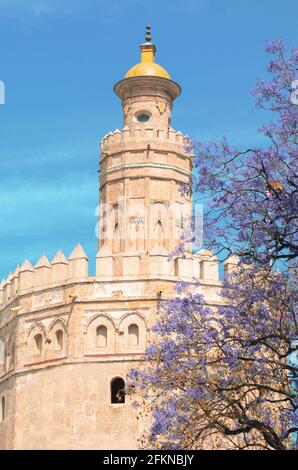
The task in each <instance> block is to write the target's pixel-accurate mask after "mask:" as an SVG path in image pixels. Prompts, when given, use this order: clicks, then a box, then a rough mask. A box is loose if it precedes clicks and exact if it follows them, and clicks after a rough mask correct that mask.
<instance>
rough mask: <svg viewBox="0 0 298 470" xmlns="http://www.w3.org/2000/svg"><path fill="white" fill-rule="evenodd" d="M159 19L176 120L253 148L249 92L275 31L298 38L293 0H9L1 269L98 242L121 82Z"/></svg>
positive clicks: (0, 28)
mask: <svg viewBox="0 0 298 470" xmlns="http://www.w3.org/2000/svg"><path fill="white" fill-rule="evenodd" d="M147 23H150V24H151V25H152V34H153V40H154V42H155V43H156V45H157V62H159V63H160V64H162V65H163V66H164V67H165V68H166V69H167V70H168V71H169V72H170V74H171V76H172V78H173V79H174V80H176V81H178V82H179V83H180V84H181V86H182V90H183V92H182V95H181V97H180V98H178V99H177V101H176V104H175V109H174V114H173V120H172V124H173V127H174V128H176V129H179V130H181V131H183V132H185V133H187V134H189V135H192V136H195V137H197V138H199V139H204V140H209V139H212V138H216V137H220V136H222V135H227V136H228V137H229V138H230V139H231V141H232V142H233V143H236V144H237V145H239V146H243V147H246V146H247V145H255V144H258V143H260V140H259V139H260V138H259V136H258V134H257V132H256V129H257V128H258V126H259V125H260V124H261V122H263V121H264V120H265V119H266V117H265V116H264V115H262V114H261V113H260V112H259V111H257V110H255V109H254V106H253V98H252V97H251V95H250V90H251V89H252V88H253V86H254V84H255V82H256V79H257V78H262V77H264V76H266V73H265V66H266V61H267V59H268V58H267V57H266V54H265V53H264V45H265V42H266V40H271V39H274V38H276V37H279V38H280V37H281V38H283V39H284V40H285V41H286V43H287V44H288V45H289V46H290V47H291V46H293V45H296V46H297V45H298V44H297V43H298V41H297V2H296V1H294V0H284V1H283V2H280V1H277V0H258V1H257V0H247V1H246V0H241V1H239V0H238V1H236V0H171V1H170V0H162V1H157V0H116V1H114V0H109V1H108V0H0V80H2V81H4V83H5V89H6V103H5V105H1V106H0V217H1V219H0V220H1V226H0V227H1V228H0V246H1V249H0V277H1V278H2V277H6V276H7V274H8V273H9V271H10V270H13V269H14V268H15V266H16V264H17V263H21V262H22V261H23V260H24V259H25V258H27V257H28V258H29V259H30V260H31V262H32V263H36V261H37V259H38V258H39V256H40V255H41V254H42V253H46V254H47V255H48V256H49V257H52V256H53V255H54V254H55V252H56V251H57V250H58V249H59V248H61V249H62V250H64V252H65V253H66V254H67V255H69V254H70V252H71V251H72V248H73V247H74V246H75V245H76V243H77V242H81V243H82V245H83V247H84V249H85V251H86V252H87V254H88V255H89V258H90V265H91V274H93V272H94V261H93V260H94V258H95V254H96V248H97V240H96V237H95V225H96V217H95V209H96V206H97V201H98V175H97V170H98V159H99V148H98V147H99V141H100V139H101V137H102V136H103V135H104V134H106V133H107V132H108V131H110V130H114V129H115V128H117V127H119V128H121V125H122V114H121V107H120V103H119V99H118V98H117V97H116V96H115V95H114V93H113V90H112V88H113V85H114V84H115V82H116V81H118V80H120V79H121V78H123V76H124V74H125V72H126V71H127V70H128V69H129V68H130V67H131V66H132V65H134V64H135V63H137V62H138V61H139V49H138V46H139V44H140V43H141V42H142V41H143V39H144V34H145V25H146V24H147Z"/></svg>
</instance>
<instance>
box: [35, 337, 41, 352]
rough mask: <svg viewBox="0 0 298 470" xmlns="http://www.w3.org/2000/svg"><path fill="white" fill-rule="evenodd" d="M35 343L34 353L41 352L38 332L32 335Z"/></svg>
mask: <svg viewBox="0 0 298 470" xmlns="http://www.w3.org/2000/svg"><path fill="white" fill-rule="evenodd" d="M34 343H35V354H39V355H41V354H42V335H41V334H38V335H35V336H34Z"/></svg>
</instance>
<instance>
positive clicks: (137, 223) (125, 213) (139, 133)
mask: <svg viewBox="0 0 298 470" xmlns="http://www.w3.org/2000/svg"><path fill="white" fill-rule="evenodd" d="M140 48H141V62H140V63H139V64H137V65H135V66H134V67H132V68H131V69H130V70H129V71H128V72H127V74H126V76H125V78H124V80H121V81H119V82H118V83H117V84H116V85H115V87H114V91H115V92H116V94H117V95H118V96H119V98H120V99H121V102H122V109H123V129H122V132H120V131H119V130H118V129H116V130H115V131H114V132H113V133H109V134H108V135H107V136H105V138H104V139H103V141H102V144H101V166H100V195H101V199H100V211H99V213H100V222H99V252H98V257H97V275H99V276H103V275H104V276H111V277H114V278H115V277H116V278H119V276H120V277H123V276H130V277H132V276H134V277H135V276H137V277H139V276H142V277H148V276H150V275H155V274H158V275H159V274H171V273H173V269H174V266H173V265H171V263H169V262H168V254H169V252H170V251H172V250H173V249H174V248H175V246H177V243H178V242H179V239H180V237H181V232H182V231H183V224H184V225H186V223H187V220H188V219H189V217H190V215H191V200H190V198H187V197H183V196H182V195H181V185H183V184H186V183H188V182H189V177H190V174H191V154H190V152H189V150H188V149H187V144H188V138H187V137H183V135H182V134H181V132H176V131H174V130H173V129H172V128H171V113H172V107H173V101H174V99H175V98H176V97H177V96H178V95H179V94H180V91H181V90H180V87H179V85H178V84H177V83H175V82H174V81H173V80H171V79H170V76H169V74H168V72H166V70H165V69H164V68H162V67H161V66H160V65H158V64H156V63H155V61H154V59H155V52H156V48H155V45H154V44H153V43H152V42H151V34H150V27H148V29H147V36H146V42H144V43H143V44H141V46H140Z"/></svg>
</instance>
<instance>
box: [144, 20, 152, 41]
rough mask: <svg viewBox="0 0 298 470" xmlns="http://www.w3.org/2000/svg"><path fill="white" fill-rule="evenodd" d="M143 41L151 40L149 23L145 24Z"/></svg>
mask: <svg viewBox="0 0 298 470" xmlns="http://www.w3.org/2000/svg"><path fill="white" fill-rule="evenodd" d="M145 41H146V42H151V26H150V24H147V26H146V38H145Z"/></svg>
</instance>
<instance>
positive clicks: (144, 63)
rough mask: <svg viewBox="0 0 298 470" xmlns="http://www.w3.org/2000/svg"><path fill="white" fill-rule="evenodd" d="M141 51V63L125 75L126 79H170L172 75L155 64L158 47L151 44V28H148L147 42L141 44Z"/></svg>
mask: <svg viewBox="0 0 298 470" xmlns="http://www.w3.org/2000/svg"><path fill="white" fill-rule="evenodd" d="M140 49H141V62H140V63H139V64H136V65H134V66H133V67H132V68H131V69H129V71H128V72H127V74H126V75H125V78H130V77H143V76H153V77H163V78H169V79H170V75H169V74H168V72H167V71H166V70H165V69H164V68H163V67H162V66H161V65H159V64H156V63H155V52H156V47H155V45H154V44H153V43H152V42H151V28H150V26H147V34H146V42H144V43H143V44H141V46H140Z"/></svg>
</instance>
